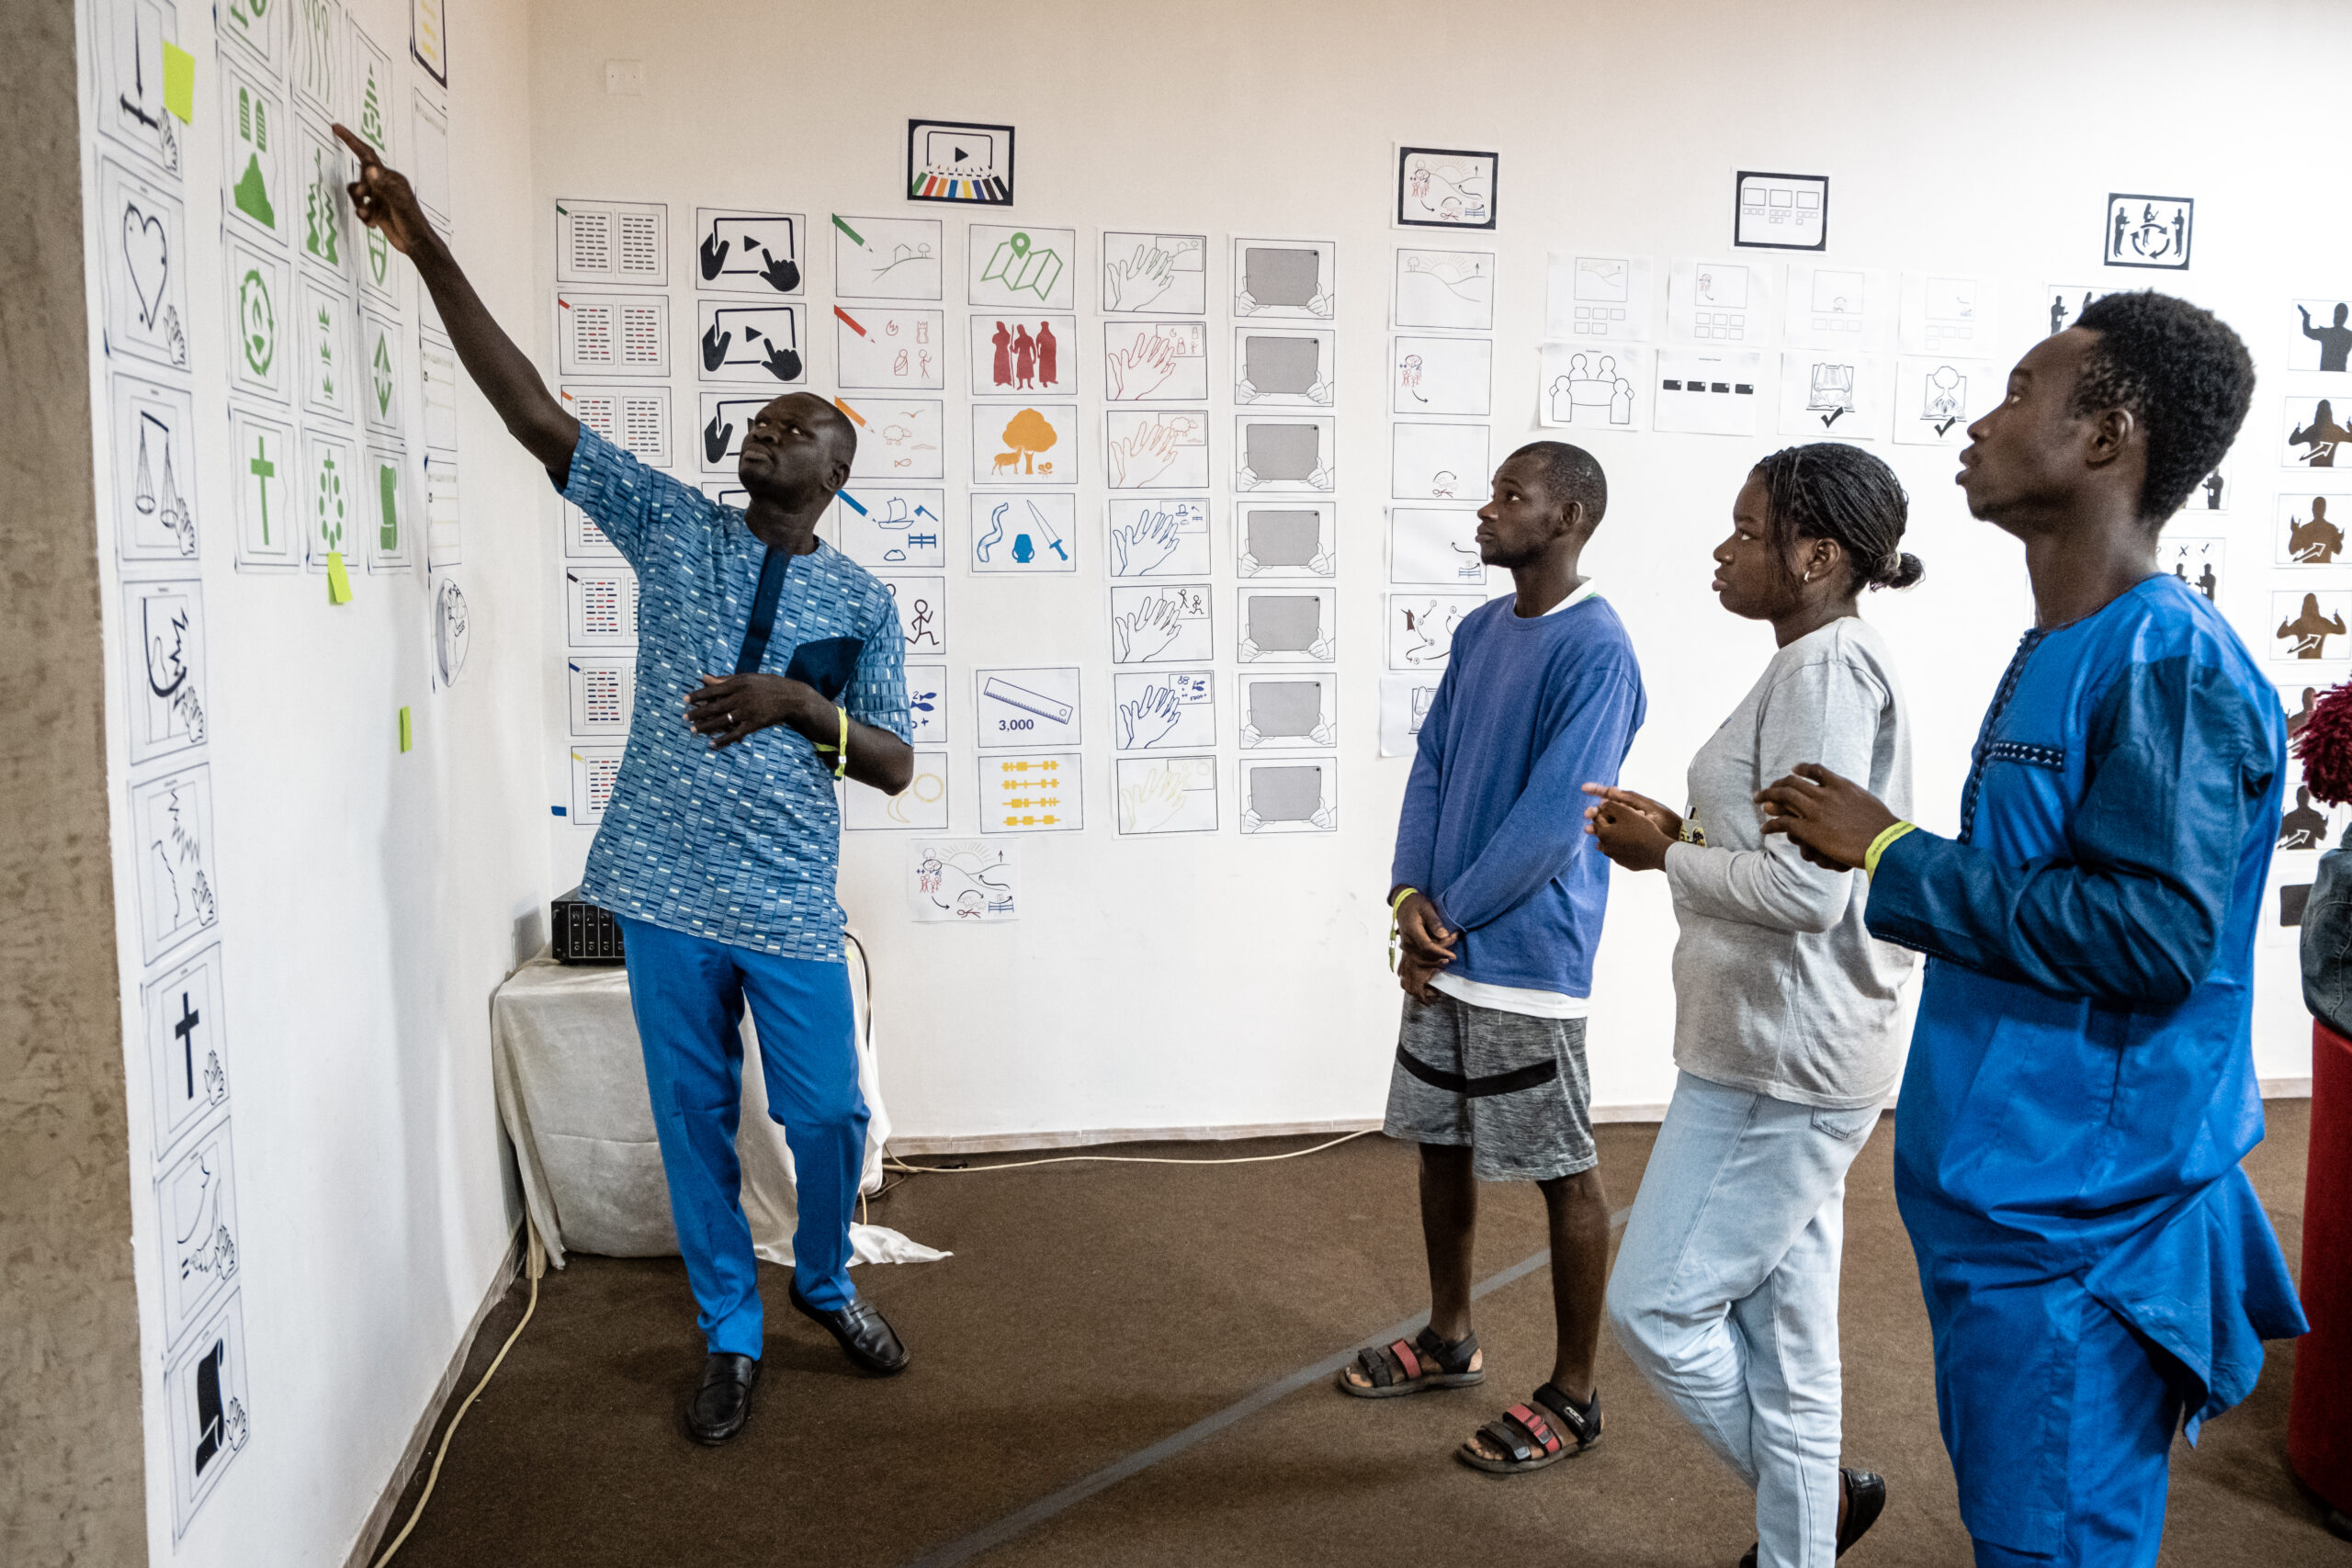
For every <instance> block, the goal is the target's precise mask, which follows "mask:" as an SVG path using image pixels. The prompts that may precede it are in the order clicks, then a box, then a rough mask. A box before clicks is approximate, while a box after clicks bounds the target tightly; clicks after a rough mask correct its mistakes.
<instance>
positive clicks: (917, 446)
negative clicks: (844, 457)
mask: <svg viewBox="0 0 2352 1568" xmlns="http://www.w3.org/2000/svg"><path fill="white" fill-rule="evenodd" d="M833 406H834V407H835V408H837V409H839V410H841V411H842V412H843V413H845V414H847V415H849V422H850V423H852V424H854V425H855V426H857V455H856V457H854V458H852V459H851V461H850V466H849V471H850V476H851V477H852V478H853V479H944V478H946V477H947V470H946V468H945V460H946V454H945V452H944V446H945V445H946V443H945V442H944V440H943V439H942V432H943V428H944V426H943V423H942V418H941V412H942V405H941V403H940V402H939V400H937V399H929V400H925V399H920V398H888V397H879V396H876V397H868V396H866V395H865V394H863V393H861V394H859V395H858V396H856V397H854V398H851V397H839V398H835V399H834V400H833Z"/></svg>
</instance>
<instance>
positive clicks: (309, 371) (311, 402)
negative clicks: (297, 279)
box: [295, 276, 352, 423]
mask: <svg viewBox="0 0 2352 1568" xmlns="http://www.w3.org/2000/svg"><path fill="white" fill-rule="evenodd" d="M295 298H296V299H298V300H299V301H300V304H299V306H298V310H299V316H298V321H299V322H300V326H301V329H302V330H301V333H300V335H299V338H298V340H297V341H299V342H300V344H301V345H302V408H303V410H304V412H309V413H313V414H318V415H320V416H322V417H323V418H326V419H329V420H333V421H335V422H338V423H339V422H341V421H342V420H345V419H347V418H349V417H350V414H351V349H350V342H351V329H352V321H351V302H350V301H349V300H348V299H345V298H344V297H343V296H342V295H341V294H339V293H337V292H336V291H335V290H334V289H333V288H329V287H328V286H327V285H325V284H323V283H321V282H320V281H319V280H318V279H316V278H314V277H309V276H305V277H304V278H303V279H302V281H301V285H300V288H297V289H296V290H295Z"/></svg>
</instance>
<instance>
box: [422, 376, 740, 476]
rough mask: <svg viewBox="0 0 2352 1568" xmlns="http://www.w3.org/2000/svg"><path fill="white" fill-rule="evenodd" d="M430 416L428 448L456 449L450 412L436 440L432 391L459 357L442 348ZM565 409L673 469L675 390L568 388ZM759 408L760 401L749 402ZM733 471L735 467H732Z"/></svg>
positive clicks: (641, 457)
mask: <svg viewBox="0 0 2352 1568" xmlns="http://www.w3.org/2000/svg"><path fill="white" fill-rule="evenodd" d="M443 356H447V362H448V369H447V370H436V361H437V360H439V359H440V358H442V357H443ZM424 363H425V388H426V414H425V421H424V428H425V445H426V446H439V447H443V448H444V449H448V448H453V447H454V446H456V445H457V421H456V418H455V410H454V409H451V410H450V417H449V419H448V422H447V429H448V435H447V439H446V440H436V439H435V420H434V417H433V412H432V410H433V401H432V392H433V389H434V387H435V384H436V382H437V383H438V384H440V385H443V386H449V385H450V383H448V382H447V375H448V374H449V373H451V372H453V371H454V369H455V367H456V364H457V357H456V355H452V354H449V353H448V351H447V349H446V348H442V349H441V350H440V352H439V353H438V354H435V353H434V352H433V351H432V348H431V347H430V346H428V350H427V352H426V354H425V355H424ZM558 396H559V398H560V400H561V401H562V403H563V410H564V412H566V413H568V414H570V415H571V417H572V418H574V419H576V420H578V421H579V422H580V423H582V424H584V425H586V426H587V427H588V428H589V429H591V430H593V431H594V432H595V433H596V434H599V435H601V436H603V437H604V438H605V440H607V441H609V442H611V443H612V444H613V445H614V446H617V447H619V448H620V449H621V450H622V451H624V452H626V453H628V455H629V456H630V457H635V458H636V459H637V460H638V461H639V462H640V463H650V464H651V465H652V466H653V467H654V468H668V467H669V466H670V389H669V388H667V387H656V386H651V385H643V384H640V385H639V386H634V387H629V386H608V387H590V386H574V385H571V384H568V383H567V384H565V385H564V386H563V387H562V388H561V389H560V391H559V393H558ZM750 401H752V402H754V403H756V402H757V401H758V400H757V399H751V400H750ZM734 444H735V446H737V447H738V448H740V447H741V445H742V442H741V431H740V430H739V431H737V432H735V442H734ZM728 466H729V467H730V468H731V467H732V466H733V465H732V464H731V463H729V465H728Z"/></svg>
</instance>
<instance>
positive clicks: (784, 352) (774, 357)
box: [760, 338, 800, 381]
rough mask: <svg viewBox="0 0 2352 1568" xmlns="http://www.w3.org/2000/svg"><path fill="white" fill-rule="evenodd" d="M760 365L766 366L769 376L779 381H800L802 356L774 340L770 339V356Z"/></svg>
mask: <svg viewBox="0 0 2352 1568" xmlns="http://www.w3.org/2000/svg"><path fill="white" fill-rule="evenodd" d="M760 363H761V364H763V365H764V366H766V367H767V368H768V374H769V375H771V376H773V377H775V378H776V379H777V380H779V381H797V380H798V379H800V355H797V354H795V353H793V352H792V350H790V349H788V348H786V347H785V346H784V345H783V344H780V343H778V342H776V341H775V339H774V338H770V339H768V355H767V357H766V358H765V359H763V360H762V361H761V362H760Z"/></svg>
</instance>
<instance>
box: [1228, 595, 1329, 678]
mask: <svg viewBox="0 0 2352 1568" xmlns="http://www.w3.org/2000/svg"><path fill="white" fill-rule="evenodd" d="M1238 594H1239V598H1240V619H1239V625H1238V626H1237V628H1236V632H1237V636H1238V642H1237V644H1236V646H1235V649H1234V657H1235V658H1236V659H1238V660H1239V661H1240V662H1242V663H1244V664H1329V663H1332V662H1334V661H1335V660H1337V659H1338V658H1339V652H1338V649H1339V637H1340V631H1339V627H1340V591H1339V590H1338V589H1336V588H1303V587H1301V588H1290V587H1282V588H1243V589H1240V590H1238Z"/></svg>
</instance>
